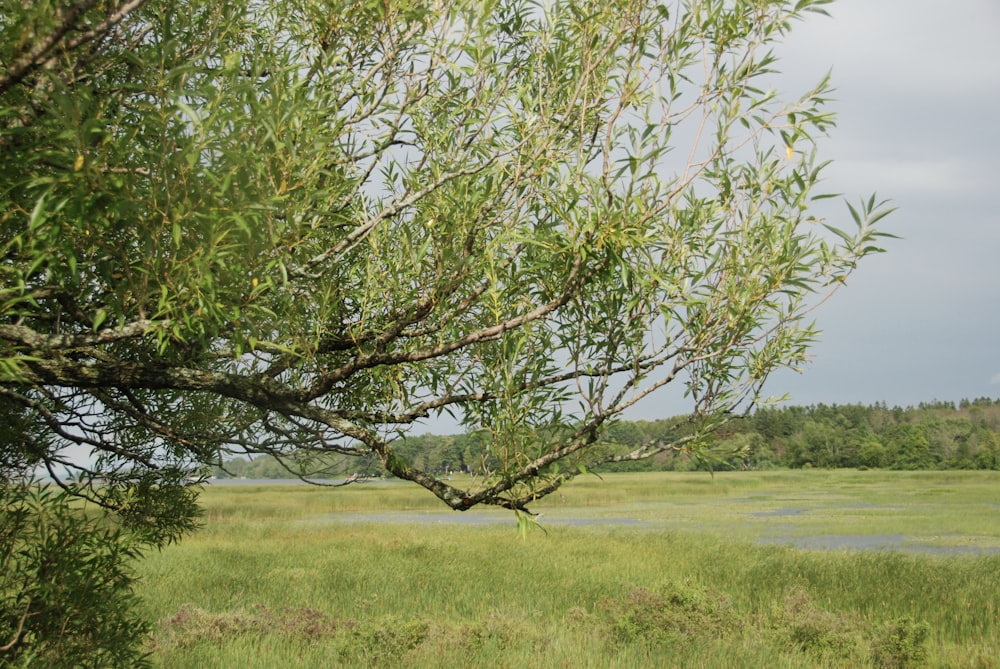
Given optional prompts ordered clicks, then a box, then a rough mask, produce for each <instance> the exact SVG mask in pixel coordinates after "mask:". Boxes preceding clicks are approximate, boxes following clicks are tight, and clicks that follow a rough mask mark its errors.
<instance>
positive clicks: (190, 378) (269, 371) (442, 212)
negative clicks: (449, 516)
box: [0, 0, 888, 531]
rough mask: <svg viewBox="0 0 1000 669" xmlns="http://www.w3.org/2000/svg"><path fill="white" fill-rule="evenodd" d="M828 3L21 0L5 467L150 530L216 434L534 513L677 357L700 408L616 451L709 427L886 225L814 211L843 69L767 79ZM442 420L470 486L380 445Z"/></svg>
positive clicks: (5, 94)
mask: <svg viewBox="0 0 1000 669" xmlns="http://www.w3.org/2000/svg"><path fill="white" fill-rule="evenodd" d="M826 4H827V0H798V1H797V2H787V1H778V0H740V1H738V2H730V1H728V0H697V1H693V2H683V3H666V4H658V3H653V2H648V1H646V0H614V1H612V2H608V1H607V0H601V1H600V2H598V1H596V0H593V1H590V0H565V1H561V2H553V3H548V4H538V3H530V2H517V1H516V0H502V1H498V2H487V3H482V2H461V1H460V2H454V3H434V2H424V1H422V0H398V1H396V0H392V1H388V0H386V1H381V0H380V1H378V2H375V1H354V2H337V1H336V0H292V1H291V2H281V3H270V2H260V1H259V0H242V1H237V2H227V3H215V2H211V3H210V2H200V1H198V0H163V1H162V2H152V1H150V2H146V1H145V0H125V1H122V2H114V1H108V2H102V1H98V0H85V1H84V2H73V3H70V2H68V1H65V2H60V1H58V0H53V1H51V2H40V3H30V4H29V5H28V6H25V5H24V4H23V3H14V2H10V1H9V0H5V1H4V2H3V11H2V13H0V28H2V35H3V37H2V44H0V61H2V62H3V68H4V69H3V71H2V73H0V96H2V97H0V99H2V104H0V175H2V176H0V212H2V214H0V221H2V228H0V258H2V260H0V276H2V281H0V398H2V399H3V401H4V406H5V407H7V408H8V409H6V410H8V411H9V412H12V413H10V420H13V419H14V417H16V419H17V420H18V421H20V422H22V423H25V425H24V426H23V429H24V430H27V431H30V432H31V433H32V434H37V435H39V437H38V438H37V439H33V441H32V443H33V444H35V446H34V447H33V448H32V449H19V450H18V451H17V452H16V453H15V456H19V457H22V458H27V459H30V461H31V463H32V466H34V464H36V463H37V464H38V465H40V466H41V467H43V468H45V469H46V470H47V471H48V472H49V473H50V474H51V475H52V476H53V477H54V478H56V479H59V480H63V478H64V476H65V470H70V471H73V472H76V473H77V474H78V475H79V476H80V479H81V485H80V487H78V488H75V490H76V491H77V492H81V493H82V494H85V495H87V496H88V497H89V498H91V499H93V500H94V501H96V502H98V503H100V504H102V505H104V506H107V507H110V508H114V509H118V510H120V511H122V512H123V513H125V515H126V516H127V517H130V518H132V519H133V520H134V521H135V522H136V523H138V524H140V525H141V524H142V523H167V522H168V521H170V520H171V519H180V518H183V517H184V514H177V513H175V512H173V511H170V509H172V508H173V505H174V504H175V503H179V504H186V503H187V502H188V501H190V494H191V493H190V490H189V488H188V487H187V486H186V485H185V483H186V480H187V477H188V476H189V475H190V474H191V472H192V471H195V470H197V468H198V467H199V466H201V465H205V464H208V465H211V464H217V463H218V462H219V461H220V459H221V457H222V455H224V454H229V453H233V452H245V453H265V454H271V455H275V456H277V457H279V458H280V459H281V460H282V461H283V462H284V463H286V466H288V467H291V468H294V469H295V470H296V471H297V472H300V473H301V474H303V475H306V476H307V475H308V474H309V473H310V469H309V467H310V462H312V461H314V456H316V455H321V456H324V457H323V458H321V460H322V462H323V463H324V466H327V465H328V462H329V460H328V458H327V457H326V456H329V455H330V454H339V455H340V456H343V457H344V458H362V459H363V458H373V457H374V458H375V459H376V460H377V461H378V462H380V463H381V465H382V466H383V467H384V468H385V469H386V470H387V471H388V472H390V473H391V474H393V475H395V476H397V477H400V478H403V479H408V480H410V481H414V482H416V483H417V484H419V485H421V486H424V487H425V488H427V489H428V490H430V491H431V492H433V493H434V494H435V495H437V496H438V497H439V498H440V499H441V500H442V501H443V502H444V503H446V504H447V505H448V506H450V507H451V508H453V509H458V510H464V509H468V508H470V507H472V506H475V505H477V504H493V505H499V506H502V507H506V508H510V509H514V510H519V511H523V510H525V509H526V505H527V504H528V503H529V502H531V501H532V500H534V499H537V498H538V497H540V496H543V495H545V494H548V493H550V492H552V491H554V490H555V489H557V488H558V487H559V485H561V483H562V482H564V481H565V480H566V479H567V478H569V477H572V476H573V475H575V474H576V473H578V472H579V471H582V470H583V469H585V467H586V466H587V465H588V464H590V461H589V460H588V455H587V448H588V447H589V446H590V445H592V444H595V443H597V442H598V439H599V435H600V433H601V431H602V429H603V428H604V427H605V426H606V425H608V424H609V423H611V422H613V421H614V420H615V419H616V418H617V417H618V416H620V415H621V413H622V412H623V411H625V410H626V409H628V408H629V407H630V406H632V405H633V404H635V403H636V402H637V401H639V400H640V399H642V398H644V397H646V396H648V395H649V394H650V393H653V392H655V391H656V390H657V389H659V388H661V387H662V386H664V385H666V384H668V383H671V382H674V381H675V380H678V379H679V380H680V382H681V383H684V384H686V388H687V396H688V397H689V398H690V402H691V407H692V415H693V416H694V422H693V425H692V427H691V429H690V430H688V431H686V433H685V434H684V435H683V436H680V437H678V438H677V439H676V440H673V441H666V442H664V441H656V442H650V443H642V444H641V445H640V446H638V447H637V448H635V449H632V450H619V451H616V452H611V453H608V452H606V451H602V455H601V458H602V459H603V460H607V461H616V460H630V459H641V458H646V457H650V456H653V455H655V454H658V453H664V452H668V451H671V450H677V449H682V448H693V447H696V446H697V444H698V443H699V440H700V439H701V436H702V435H703V434H704V433H705V432H706V431H709V430H711V429H712V428H713V427H715V426H716V425H718V424H719V422H720V421H723V420H725V419H726V417H727V416H729V415H732V414H734V413H739V412H742V411H744V410H746V409H747V408H749V407H751V406H753V405H754V404H755V403H756V402H758V400H759V399H760V398H759V394H760V390H761V386H762V384H763V383H764V381H765V379H767V378H768V376H769V375H770V374H771V373H772V372H773V371H774V370H776V369H780V368H787V367H798V366H799V365H801V364H802V363H803V362H804V360H805V356H806V350H807V347H808V345H809V343H810V342H811V341H812V340H813V338H814V336H815V331H814V329H813V327H812V325H811V324H810V323H809V322H807V321H806V320H805V319H806V317H807V314H808V312H809V310H810V309H811V308H812V307H813V306H815V305H816V304H817V303H818V302H819V301H821V300H822V299H823V298H824V296H826V295H827V294H828V293H829V292H831V291H832V290H834V289H836V288H837V287H838V286H839V285H841V284H842V283H843V282H844V280H845V278H846V277H847V276H848V275H849V274H850V272H851V271H852V270H853V269H854V268H855V266H856V264H857V262H858V261H859V260H860V259H861V258H863V257H864V256H867V255H869V254H871V253H873V252H876V251H878V250H879V249H878V248H877V241H878V237H879V236H880V235H883V234H884V233H880V232H878V231H877V230H876V229H875V227H873V226H874V225H875V224H876V222H877V221H878V220H879V219H880V218H881V217H882V216H884V215H885V214H886V213H887V212H888V209H887V208H886V207H885V206H883V205H882V204H880V203H877V202H876V201H875V199H874V198H871V199H866V200H862V201H861V203H860V206H849V213H850V216H851V218H852V219H853V221H851V222H850V223H849V225H848V226H847V229H840V228H836V227H832V226H830V227H824V224H823V221H822V220H821V219H819V218H818V217H817V216H816V215H815V214H814V213H813V211H812V209H811V207H810V205H811V204H812V203H813V202H814V201H815V200H817V199H819V198H821V197H824V195H823V194H822V193H819V194H817V192H816V189H817V185H818V183H819V180H820V175H821V171H822V168H823V166H824V163H823V162H821V161H820V160H819V159H818V157H817V155H816V143H815V138H816V137H818V136H820V135H822V134H823V133H825V132H826V131H827V130H828V129H829V128H831V127H832V126H833V116H832V115H831V114H830V113H829V112H828V111H827V110H826V109H825V107H824V104H825V102H826V95H827V92H828V86H827V81H826V80H823V81H821V82H820V84H819V85H818V86H817V87H816V88H815V89H813V90H811V91H808V92H807V93H806V94H805V95H804V96H802V97H801V98H799V99H796V100H792V101H790V102H787V103H786V102H782V101H781V100H779V99H778V97H777V95H776V94H775V92H774V90H773V88H771V86H772V84H773V79H772V78H773V77H774V67H775V62H776V60H775V56H774V55H773V53H772V51H771V48H772V46H773V45H774V44H775V43H776V41H777V40H779V39H780V38H781V37H782V36H783V35H785V34H786V32H787V31H788V30H789V29H790V26H791V25H792V23H793V22H794V21H796V20H799V19H800V18H802V17H804V16H805V15H806V14H807V13H809V12H820V13H822V12H823V6H824V5H826ZM443 414H447V415H450V416H452V417H454V418H455V419H456V420H457V421H458V422H459V423H460V424H461V425H463V426H465V427H466V428H468V429H469V430H479V429H481V430H485V431H486V434H488V435H489V439H488V443H487V448H488V451H489V457H488V458H484V459H483V460H484V463H483V466H482V467H481V471H480V472H479V473H480V474H481V476H480V478H479V479H478V483H477V484H475V485H474V486H473V487H471V488H469V489H458V488H456V487H454V486H453V485H452V484H451V483H449V481H448V480H447V479H446V477H444V476H439V475H435V474H434V473H432V472H429V471H423V470H421V469H419V468H417V467H415V466H414V465H413V463H410V462H407V461H405V459H404V458H402V457H400V456H399V455H398V454H397V451H396V448H395V445H396V444H397V443H398V441H397V440H399V439H401V438H404V437H405V433H406V431H407V429H408V428H409V427H410V426H413V425H414V424H417V423H419V422H421V421H424V420H427V419H433V418H434V417H436V416H440V415H443ZM540 433H543V434H544V435H545V439H539V438H537V435H538V434H540ZM74 446H82V447H84V451H86V452H89V453H90V454H91V455H90V457H80V456H79V453H80V449H79V448H77V449H75V451H74V449H72V448H71V447H74ZM97 482H99V483H100V485H97ZM136 491H139V493H138V494H137V493H136ZM150 500H155V502H154V501H150ZM185 508H188V507H185ZM183 524H184V523H183V522H181V526H178V527H177V528H176V529H178V531H181V530H182V529H183V527H182V526H183Z"/></svg>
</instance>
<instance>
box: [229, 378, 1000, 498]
mask: <svg viewBox="0 0 1000 669" xmlns="http://www.w3.org/2000/svg"><path fill="white" fill-rule="evenodd" d="M687 429H689V428H688V419H687V418H686V417H683V416H682V417H672V418H665V419H662V420H654V421H620V422H618V423H615V424H613V425H611V426H610V427H609V428H608V429H607V430H606V431H605V432H604V435H603V436H604V443H605V444H606V445H607V446H608V448H611V447H615V446H627V447H629V448H631V449H636V448H639V447H640V446H642V445H644V444H648V443H650V442H656V441H664V442H669V441H673V440H674V439H676V438H678V437H679V436H683V434H684V433H685V431H686V430H687ZM539 438H540V439H542V438H545V436H544V435H540V436H539ZM488 439H489V434H488V433H487V432H475V433H470V434H457V435H433V434H428V435H419V436H408V437H407V438H406V439H405V440H402V441H400V442H399V444H398V446H397V449H396V450H397V453H398V454H399V455H400V456H402V457H404V458H406V459H407V461H409V462H411V463H412V464H414V465H415V466H417V467H420V468H421V469H424V470H425V471H435V472H439V473H445V474H447V473H452V472H454V473H462V472H466V473H469V472H475V471H482V470H483V469H484V468H485V469H488V468H489V466H490V463H489V462H488V460H486V459H485V458H486V456H485V455H484V454H485V453H486V452H487V449H486V448H485V447H486V444H487V440H488ZM707 446H708V448H706V449H705V450H704V452H702V453H701V454H700V455H701V456H700V457H697V458H696V457H692V456H691V455H690V454H688V453H687V452H685V451H680V452H669V453H666V454H663V455H660V456H658V457H655V458H651V459H648V460H640V461H633V462H618V463H613V464H606V465H603V466H602V467H600V468H599V470H598V471H692V470H696V469H716V470H722V469H755V470H762V469H782V468H791V469H797V468H808V467H821V468H857V469H897V470H914V469H1000V399H991V398H978V399H974V400H964V399H963V400H962V401H960V402H958V403H957V404H955V403H953V402H941V401H934V402H929V403H921V404H919V405H918V406H916V407H907V408H901V407H891V408H890V407H888V406H886V405H885V404H883V403H876V404H874V405H870V406H866V405H860V404H844V405H837V404H834V405H825V404H817V405H813V406H805V407H803V406H788V407H779V408H761V409H758V410H757V411H756V412H754V413H753V414H752V415H750V416H747V417H744V418H734V419H733V420H732V421H730V422H729V423H727V424H726V425H724V426H723V427H722V428H720V429H719V430H718V431H716V432H715V433H714V434H713V435H712V436H711V438H710V441H709V442H708V444H707ZM598 450H599V449H598ZM618 450H620V449H618ZM591 455H592V456H596V455H599V453H591ZM307 464H308V468H309V470H310V471H312V472H317V471H318V472H320V473H321V476H322V477H323V478H338V477H345V476H351V475H359V476H379V475H380V472H381V470H380V468H379V466H378V463H377V462H370V463H368V464H367V465H366V466H365V467H362V468H361V469H359V468H358V461H357V460H356V459H350V461H348V462H343V461H341V460H335V459H331V460H330V461H329V462H326V463H322V462H317V461H316V460H315V459H314V460H312V461H311V462H309V463H307ZM581 464H584V465H585V464H586V463H581ZM213 475H214V476H215V477H216V478H292V477H294V476H295V474H294V472H293V471H292V470H291V469H290V468H289V466H288V463H284V464H283V463H281V462H279V461H277V460H276V459H274V458H272V457H258V458H255V459H254V460H252V461H251V460H247V459H244V458H234V459H232V460H228V461H226V462H225V464H224V466H223V467H219V468H216V469H215V471H214V472H213Z"/></svg>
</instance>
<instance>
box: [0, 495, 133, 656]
mask: <svg viewBox="0 0 1000 669" xmlns="http://www.w3.org/2000/svg"><path fill="white" fill-rule="evenodd" d="M74 501H75V498H74V497H73V496H72V495H70V494H68V493H66V492H64V491H57V490H53V489H51V488H44V487H40V486H36V485H29V484H12V485H3V486H2V487H0V640H2V641H0V642H2V643H3V646H2V648H0V666H4V667H14V666H49V667H52V666H61V667H129V668H131V667H140V666H147V662H146V660H145V654H144V653H143V651H142V649H141V647H140V646H139V641H140V640H141V638H142V636H143V635H144V634H146V633H147V632H148V631H149V626H148V624H147V623H146V621H145V620H143V619H142V618H141V617H140V616H139V615H138V613H137V610H136V606H135V604H136V595H135V593H134V590H133V588H134V583H135V576H134V574H133V571H132V570H133V567H134V564H133V563H134V560H135V558H136V557H137V556H138V555H139V553H140V550H141V548H142V547H143V546H144V544H143V542H142V541H140V540H138V539H137V538H136V537H135V536H133V535H131V534H130V533H128V532H125V531H124V530H122V529H121V528H119V527H114V526H113V525H110V524H109V523H108V520H107V518H106V517H105V516H104V515H94V514H90V515H86V514H83V513H81V511H80V509H78V508H74V504H73V502H74Z"/></svg>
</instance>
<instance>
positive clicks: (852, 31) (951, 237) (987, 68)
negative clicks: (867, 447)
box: [769, 0, 1000, 406]
mask: <svg viewBox="0 0 1000 669" xmlns="http://www.w3.org/2000/svg"><path fill="white" fill-rule="evenodd" d="M829 11H830V13H831V15H832V17H831V18H825V17H822V16H814V17H811V18H810V19H809V20H808V22H806V23H801V24H798V25H797V26H796V29H795V31H794V32H793V33H792V35H791V36H790V37H789V39H788V40H787V41H786V43H785V46H784V47H783V49H782V53H783V63H782V65H781V66H780V67H781V69H782V71H783V72H784V73H785V78H784V79H783V82H787V83H788V85H789V86H790V87H792V88H790V90H795V88H794V87H796V86H798V87H804V86H805V85H806V84H808V82H810V81H812V80H814V79H815V78H816V77H817V76H819V75H822V74H823V73H824V72H826V71H827V69H832V74H833V85H834V87H835V88H836V93H835V98H836V102H835V103H833V109H834V110H835V111H836V112H837V115H838V125H837V128H835V129H834V130H833V131H832V133H831V137H830V138H829V139H828V140H826V141H825V143H824V144H823V147H824V150H823V153H824V154H825V156H826V157H827V158H829V159H832V160H833V161H834V162H833V165H831V167H830V169H829V172H828V173H827V178H828V181H827V185H828V190H830V191H833V192H840V193H845V194H856V195H859V196H860V195H864V194H870V193H872V192H877V194H878V196H879V197H880V198H883V197H884V198H888V199H890V200H892V202H893V204H894V205H895V206H896V207H898V210H897V212H896V213H894V214H893V215H892V216H890V217H889V218H888V219H885V221H884V222H885V226H886V227H885V229H886V231H888V232H892V233H894V234H897V235H899V236H901V237H902V238H903V239H900V240H889V241H887V242H886V245H885V246H886V247H887V249H888V253H886V254H883V255H880V256H877V257H874V258H869V259H868V261H867V262H865V263H864V264H863V265H862V266H861V267H860V269H859V270H858V272H857V274H856V275H854V276H853V277H852V278H851V280H850V281H848V285H847V287H846V289H844V290H842V291H841V292H839V293H838V294H837V295H836V296H834V298H833V299H832V300H831V302H829V303H828V304H826V305H824V306H823V308H821V309H820V310H819V311H818V312H817V315H816V317H817V321H818V324H819V326H820V327H821V329H822V330H823V333H824V334H823V338H822V341H821V342H820V343H819V344H818V345H816V346H815V348H814V349H813V352H814V354H815V357H814V360H813V362H812V364H811V365H810V366H809V367H808V368H807V369H806V370H805V372H804V373H802V374H793V373H783V374H781V375H779V376H777V377H775V378H774V379H773V382H772V383H771V384H770V386H769V390H770V391H771V392H772V393H774V394H781V393H783V392H786V391H787V392H790V393H791V402H792V403H794V404H814V403H818V402H824V403H827V404H830V403H839V404H843V403H850V402H864V403H871V402H875V401H884V402H886V403H888V404H889V405H890V406H891V405H897V404H898V405H900V406H906V405H911V404H917V403H919V402H922V401H929V400H933V399H940V400H947V401H958V400H959V399H961V398H963V397H968V398H974V397H981V396H990V397H1000V346H998V345H1000V296H998V295H997V289H998V288H1000V208H998V203H997V195H998V190H1000V188H998V186H1000V130H998V121H997V119H998V118H1000V113H998V106H1000V104H998V103H1000V40H998V39H997V34H998V32H1000V2H997V1H996V0H956V2H952V3H947V6H945V4H944V3H941V2H936V1H935V2H932V1H931V0H838V1H837V2H835V3H834V4H833V5H831V6H830V10H829ZM844 214H846V212H844V210H842V209H840V208H837V209H834V210H832V211H830V212H828V215H844Z"/></svg>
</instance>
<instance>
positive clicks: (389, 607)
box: [140, 471, 1000, 668]
mask: <svg viewBox="0 0 1000 669" xmlns="http://www.w3.org/2000/svg"><path fill="white" fill-rule="evenodd" d="M203 503H204V507H205V510H206V517H205V528H204V529H203V530H202V531H201V532H199V533H197V534H196V535H194V536H192V537H189V538H187V539H185V540H184V541H182V542H181V544H180V545H177V546H172V547H170V548H168V549H166V550H164V551H163V552H162V553H159V554H154V555H151V556H149V557H148V558H147V559H146V560H145V561H144V562H143V563H142V564H141V566H140V569H141V572H142V574H143V576H144V578H145V581H144V587H143V589H142V593H141V594H142V595H143V597H144V598H145V602H146V606H147V607H148V610H149V615H150V616H151V618H152V619H154V620H156V621H157V625H156V632H155V635H154V638H153V640H152V641H151V648H152V649H153V652H154V660H155V661H156V662H157V663H158V664H159V666H163V667H329V666H348V667H368V666H393V667H395V666H408V667H456V666H472V667H499V666H507V667H654V666H655V667H817V666H830V667H842V666H861V667H864V666H882V667H906V666H925V665H926V666H933V667H954V668H958V667H970V668H972V667H976V668H989V667H1000V660H998V659H997V658H998V657H1000V620H998V618H1000V473H996V472H937V473H934V472H916V473H900V472H847V471H838V472H824V471H803V472H767V473H757V472H753V473H735V472H734V473H727V474H721V475H719V474H717V475H716V476H715V477H714V478H713V477H710V476H709V475H707V474H639V475H609V476H605V477H604V480H603V481H599V480H597V479H595V478H593V477H591V478H587V479H581V480H579V481H577V482H574V483H573V484H572V485H570V486H567V488H566V489H565V490H564V491H563V494H562V495H559V496H557V497H554V498H552V499H550V500H545V501H544V502H543V503H540V504H539V505H538V507H537V509H536V510H537V511H539V512H541V513H542V516H541V521H542V524H543V526H544V527H545V528H546V531H545V532H533V533H530V534H529V535H528V536H527V538H526V539H524V540H522V539H521V538H519V537H518V535H517V534H516V532H515V530H514V524H513V520H512V518H511V517H510V515H509V514H506V513H502V512H499V511H492V510H487V511H484V512H481V511H470V512H467V513H465V514H459V513H457V512H446V510H444V509H442V507H441V506H440V505H439V504H438V503H437V502H436V501H435V500H434V499H433V498H432V497H430V496H429V495H428V494H427V493H425V492H423V491H421V490H419V489H417V488H415V487H413V486H409V485H407V484H402V483H369V484H364V485H358V486H354V487H349V488H344V489H334V490H328V489H316V488H312V487H309V486H304V485H287V486H209V487H208V488H207V489H206V491H205V493H204V496H203ZM455 521H458V522H455ZM786 544H792V545H797V546H805V547H807V548H809V547H815V548H826V547H834V548H836V547H841V548H836V550H803V549H799V548H794V547H792V546H791V545H786ZM872 547H875V548H884V547H893V548H894V550H892V551H889V550H859V549H861V548H868V549H870V548H872Z"/></svg>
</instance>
